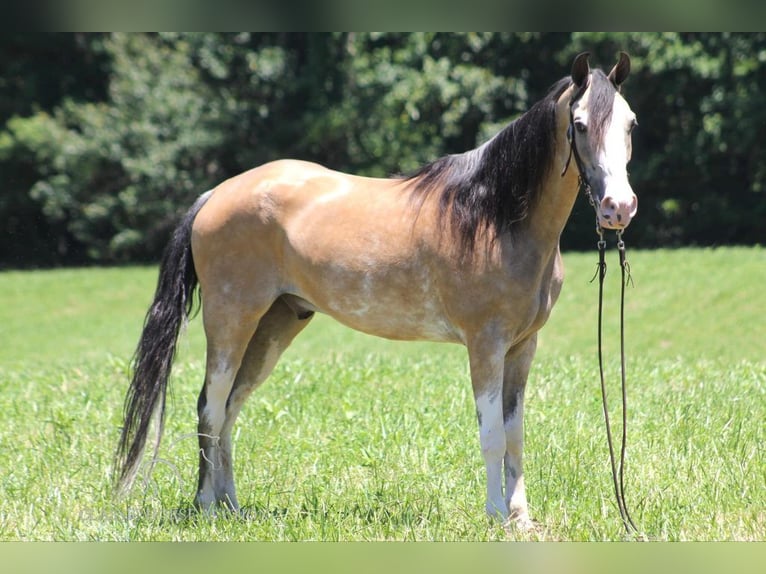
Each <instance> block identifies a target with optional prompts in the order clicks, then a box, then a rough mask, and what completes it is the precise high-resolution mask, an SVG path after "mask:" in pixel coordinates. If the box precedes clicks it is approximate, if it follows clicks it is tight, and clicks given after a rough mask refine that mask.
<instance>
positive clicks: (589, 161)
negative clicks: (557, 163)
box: [569, 52, 638, 229]
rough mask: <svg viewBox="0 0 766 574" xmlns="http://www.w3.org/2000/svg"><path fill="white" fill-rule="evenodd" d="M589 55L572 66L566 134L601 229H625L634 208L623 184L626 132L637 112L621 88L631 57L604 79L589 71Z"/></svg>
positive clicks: (630, 193) (624, 58)
mask: <svg viewBox="0 0 766 574" xmlns="http://www.w3.org/2000/svg"><path fill="white" fill-rule="evenodd" d="M588 55H589V54H588V53H587V52H584V53H582V54H580V55H578V56H577V57H576V58H575V60H574V63H573V64H572V81H573V82H574V87H573V96H572V100H571V103H570V108H569V109H570V116H569V130H570V132H569V136H570V141H571V146H572V154H573V155H574V157H575V161H576V163H577V168H578V170H579V171H580V177H581V178H582V180H583V182H584V183H585V186H586V189H587V190H588V192H589V194H590V199H591V201H592V203H593V205H594V207H595V209H596V217H597V219H598V223H599V225H600V226H601V227H603V228H605V229H624V228H625V227H627V226H628V224H629V223H630V221H631V219H632V218H633V216H634V215H635V214H636V210H637V208H638V199H637V198H636V194H635V193H633V189H632V188H631V187H630V183H629V182H628V171H627V164H628V162H629V161H630V155H631V132H632V130H633V128H634V127H635V126H636V125H638V124H637V122H636V114H634V113H633V111H632V110H631V109H630V106H629V105H628V103H627V102H626V101H625V99H624V98H623V97H622V96H621V95H620V85H621V84H622V83H623V81H625V78H627V76H628V73H629V72H630V58H629V57H628V55H627V54H625V53H624V52H620V61H619V62H618V63H617V64H616V65H615V66H614V68H612V70H611V72H609V74H608V75H606V74H604V73H603V72H602V71H601V70H591V69H590V66H589V65H588Z"/></svg>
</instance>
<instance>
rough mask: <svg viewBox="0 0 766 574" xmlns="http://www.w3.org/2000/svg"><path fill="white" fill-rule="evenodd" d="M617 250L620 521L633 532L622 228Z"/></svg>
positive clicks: (627, 270) (627, 268) (628, 278)
mask: <svg viewBox="0 0 766 574" xmlns="http://www.w3.org/2000/svg"><path fill="white" fill-rule="evenodd" d="M617 251H618V253H619V254H620V270H621V280H620V382H621V387H622V445H621V449H620V499H621V500H622V509H623V511H624V514H623V516H622V521H623V523H625V529H626V530H627V531H628V532H630V529H628V525H630V527H631V528H632V529H633V532H636V533H637V532H638V528H636V525H635V523H634V522H633V519H632V518H631V517H630V514H629V513H628V505H627V504H626V502H625V448H626V445H627V440H628V436H627V432H628V395H627V384H626V375H625V373H626V368H625V286H626V285H627V284H628V283H631V284H633V277H632V276H631V275H630V264H629V263H628V260H627V259H626V256H625V242H624V241H623V240H622V230H619V231H617Z"/></svg>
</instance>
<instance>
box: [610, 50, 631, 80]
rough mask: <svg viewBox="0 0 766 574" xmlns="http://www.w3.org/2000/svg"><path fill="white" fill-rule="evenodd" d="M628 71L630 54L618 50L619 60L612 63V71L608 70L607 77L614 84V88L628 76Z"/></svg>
mask: <svg viewBox="0 0 766 574" xmlns="http://www.w3.org/2000/svg"><path fill="white" fill-rule="evenodd" d="M629 73H630V56H628V55H627V54H626V53H625V52H620V61H619V62H617V63H616V64H615V65H614V68H612V71H611V72H609V79H610V80H611V81H612V83H613V84H614V87H615V88H619V87H620V86H621V85H622V83H623V82H624V81H625V78H627V77H628V74H629Z"/></svg>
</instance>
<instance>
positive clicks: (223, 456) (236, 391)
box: [197, 299, 313, 510]
mask: <svg viewBox="0 0 766 574" xmlns="http://www.w3.org/2000/svg"><path fill="white" fill-rule="evenodd" d="M312 315H313V313H305V314H300V317H299V316H298V314H296V312H295V311H294V310H293V309H292V308H290V307H289V306H288V305H287V304H286V303H285V302H284V301H283V300H282V299H277V300H276V301H275V302H274V303H273V304H272V306H271V307H270V308H269V310H268V311H267V312H266V314H265V315H264V316H263V317H262V318H261V320H260V321H259V322H258V328H257V329H256V331H255V333H254V334H253V335H252V338H251V339H250V341H249V343H248V346H247V350H246V352H245V355H244V357H243V359H242V363H241V366H240V367H239V370H238V372H237V375H236V378H235V380H234V384H233V387H232V389H231V392H230V393H229V396H228V398H227V401H226V410H225V417H224V422H223V425H222V427H221V431H220V434H219V435H217V436H218V441H217V447H218V451H219V452H218V460H217V462H218V464H211V461H210V460H208V457H205V456H202V453H203V452H204V451H202V450H201V451H200V452H201V456H200V479H199V489H198V492H197V503H198V505H199V506H201V507H204V508H207V507H209V506H210V505H211V504H212V503H213V502H217V503H219V504H222V505H224V506H226V507H228V508H230V509H232V510H236V509H238V508H239V503H238V501H237V496H236V490H235V486H234V473H233V457H232V444H231V431H232V428H233V427H234V423H235V422H236V420H237V417H238V415H239V412H240V410H241V409H242V406H243V405H244V403H245V401H246V400H247V398H248V397H249V396H250V394H251V393H252V392H253V391H254V390H255V389H256V388H257V387H258V386H259V385H260V384H261V383H262V382H263V381H265V380H266V378H267V377H268V376H269V374H270V373H271V371H272V370H273V369H274V366H275V365H276V363H277V360H278V359H279V357H280V356H281V355H282V353H283V352H284V351H285V349H287V347H288V346H289V345H290V343H291V342H292V340H293V339H294V338H295V336H296V335H297V334H298V333H299V332H300V331H301V330H302V329H303V328H304V327H305V326H306V325H308V323H309V320H310V318H311V316H312ZM203 395H204V392H203ZM201 397H202V395H201ZM200 400H201V401H202V398H200ZM201 440H202V439H201ZM211 475H212V476H211Z"/></svg>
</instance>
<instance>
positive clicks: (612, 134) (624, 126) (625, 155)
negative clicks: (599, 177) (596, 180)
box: [597, 94, 638, 229]
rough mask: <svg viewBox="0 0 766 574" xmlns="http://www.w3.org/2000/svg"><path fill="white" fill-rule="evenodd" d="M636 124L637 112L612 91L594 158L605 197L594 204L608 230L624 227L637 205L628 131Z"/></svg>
mask: <svg viewBox="0 0 766 574" xmlns="http://www.w3.org/2000/svg"><path fill="white" fill-rule="evenodd" d="M635 125H636V115H635V114H634V113H633V112H632V111H631V109H630V106H628V103H627V102H626V101H625V100H624V99H623V98H622V96H620V94H615V96H614V108H613V109H612V119H611V122H610V123H609V126H608V128H607V130H606V133H605V134H604V142H603V147H602V149H601V150H600V151H599V152H598V158H597V166H598V168H599V171H601V172H602V174H603V178H604V196H603V199H602V200H601V202H600V204H599V205H598V206H597V207H598V213H599V221H600V223H601V225H602V226H603V227H606V228H609V229H623V228H625V227H627V226H628V224H629V223H630V221H631V219H632V218H633V216H634V215H635V214H636V210H637V208H638V199H637V198H636V194H635V193H633V189H632V188H631V186H630V182H629V181H628V162H629V161H630V156H631V153H632V143H631V137H630V134H631V131H632V129H633V127H634V126H635Z"/></svg>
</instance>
